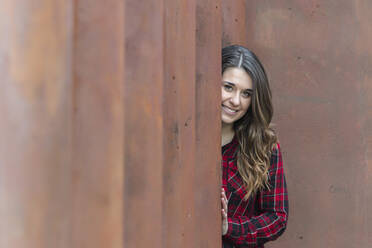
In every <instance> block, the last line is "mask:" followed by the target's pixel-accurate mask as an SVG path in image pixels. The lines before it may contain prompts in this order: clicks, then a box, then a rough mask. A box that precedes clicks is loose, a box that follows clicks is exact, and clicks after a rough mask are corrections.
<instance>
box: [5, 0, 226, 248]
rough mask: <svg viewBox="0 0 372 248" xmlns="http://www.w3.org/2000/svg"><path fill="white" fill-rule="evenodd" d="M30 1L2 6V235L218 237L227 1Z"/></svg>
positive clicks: (29, 242) (149, 241) (32, 243)
mask: <svg viewBox="0 0 372 248" xmlns="http://www.w3.org/2000/svg"><path fill="white" fill-rule="evenodd" d="M28 4H29V3H28V2H27V3H26V2H24V1H20V0H18V1H6V2H4V5H3V8H1V10H0V11H1V12H0V13H1V17H0V28H1V29H0V33H2V34H4V37H6V38H5V39H2V40H1V41H0V58H1V60H0V65H1V68H0V70H1V74H2V75H3V76H4V78H5V79H4V80H2V81H1V85H2V86H3V87H2V88H3V91H2V93H0V96H1V97H0V103H1V104H0V111H1V115H2V118H3V119H2V121H1V122H0V125H1V126H0V130H1V131H0V132H1V134H2V137H3V139H2V142H1V143H0V144H1V145H0V148H1V149H0V159H1V160H0V161H1V165H2V166H1V167H0V172H1V173H0V179H1V180H0V185H1V187H0V190H1V192H2V194H1V196H0V204H1V208H0V214H1V218H2V223H1V224H0V230H1V234H0V238H1V239H0V246H1V247H15V248H17V247H20V248H23V247H30V248H33V247H35V248H36V247H38V248H40V247H41V248H42V247H123V246H124V247H149V246H151V247H190V246H191V247H216V246H217V247H218V246H220V245H221V244H220V242H221V237H220V229H221V228H220V226H221V223H220V212H219V208H220V202H219V190H220V189H219V184H220V182H219V174H220V157H219V156H220V124H219V115H220V110H219V108H218V106H219V102H220V97H219V87H213V86H212V85H214V84H215V83H217V84H219V82H220V50H221V9H222V8H221V6H220V4H221V3H220V2H219V1H218V2H215V1H209V0H208V1H207V0H205V1H202V0H194V1H186V0H179V1H170V0H166V1H164V2H163V1H161V2H159V1H152V2H148V1H147V2H146V3H142V2H141V1H134V0H126V1H119V0H109V1H105V2H104V3H103V2H99V1H86V0H80V1H76V2H74V4H72V2H66V3H65V4H61V3H59V4H52V3H50V2H48V3H47V2H46V1H36V2H35V1H34V2H33V5H28ZM210 6H213V8H211V7H210ZM12 18H14V19H12ZM10 20H12V21H10ZM164 21H166V22H164ZM39 27H43V28H42V29H40V28H39ZM6 34H9V36H7V35H6ZM124 60H125V65H124ZM216 106H217V108H216ZM3 165H5V166H3ZM159 229H160V230H159Z"/></svg>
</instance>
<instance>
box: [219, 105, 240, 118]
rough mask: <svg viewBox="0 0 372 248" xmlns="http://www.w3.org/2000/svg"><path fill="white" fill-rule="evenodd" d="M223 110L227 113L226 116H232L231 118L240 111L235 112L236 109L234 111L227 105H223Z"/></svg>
mask: <svg viewBox="0 0 372 248" xmlns="http://www.w3.org/2000/svg"><path fill="white" fill-rule="evenodd" d="M222 109H223V111H225V113H226V114H228V115H231V116H234V115H236V114H237V113H238V111H239V110H235V109H232V108H229V107H227V106H225V105H223V104H222Z"/></svg>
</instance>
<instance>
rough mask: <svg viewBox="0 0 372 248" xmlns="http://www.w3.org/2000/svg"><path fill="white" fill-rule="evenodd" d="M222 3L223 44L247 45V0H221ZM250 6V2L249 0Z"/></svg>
mask: <svg viewBox="0 0 372 248" xmlns="http://www.w3.org/2000/svg"><path fill="white" fill-rule="evenodd" d="M221 5H222V46H223V47H224V46H227V45H231V44H239V45H246V39H247V27H246V10H245V9H246V8H245V6H246V1H245V0H234V1H221ZM247 5H248V6H250V3H249V1H248V3H247Z"/></svg>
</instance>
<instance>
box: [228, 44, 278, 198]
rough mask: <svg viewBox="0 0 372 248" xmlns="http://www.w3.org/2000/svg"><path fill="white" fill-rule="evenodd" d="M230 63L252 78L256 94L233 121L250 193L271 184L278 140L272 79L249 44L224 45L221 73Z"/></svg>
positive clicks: (245, 181)
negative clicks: (273, 121)
mask: <svg viewBox="0 0 372 248" xmlns="http://www.w3.org/2000/svg"><path fill="white" fill-rule="evenodd" d="M229 67H239V68H243V69H244V70H245V71H246V72H247V73H248V75H249V76H250V77H251V79H252V83H253V94H252V100H251V105H250V107H249V108H248V110H247V113H246V114H245V115H244V116H243V117H242V118H240V119H239V120H237V121H236V122H234V131H235V135H236V137H237V140H238V142H239V147H238V154H237V164H238V170H239V173H240V175H241V177H242V178H243V181H244V186H245V188H246V191H247V194H246V195H245V200H247V199H248V198H249V197H250V196H251V195H254V194H255V193H256V192H257V191H259V190H261V189H264V188H268V187H269V185H268V171H269V167H270V157H271V153H272V150H273V148H274V147H275V145H276V143H277V137H276V135H275V133H274V130H273V129H272V128H271V127H270V122H271V118H272V116H273V106H272V102H271V90H270V87H269V81H268V78H267V75H266V72H265V69H264V68H263V66H262V64H261V62H260V61H259V59H258V58H257V56H256V55H255V54H254V53H253V52H251V51H250V50H248V49H247V48H245V47H243V46H239V45H232V46H228V47H225V48H223V49H222V73H223V72H224V71H225V70H226V68H229Z"/></svg>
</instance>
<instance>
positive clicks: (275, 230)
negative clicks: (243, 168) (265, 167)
mask: <svg viewBox="0 0 372 248" xmlns="http://www.w3.org/2000/svg"><path fill="white" fill-rule="evenodd" d="M238 145H239V144H238V141H237V139H236V136H235V137H234V138H233V140H232V141H231V142H230V143H229V144H226V145H224V146H223V147H222V187H223V188H224V189H225V192H226V197H227V199H228V224H229V228H228V231H227V234H226V235H224V236H223V237H222V239H223V240H222V244H223V247H224V248H228V247H256V248H259V247H264V245H263V244H264V243H266V242H267V241H270V240H275V239H276V238H278V237H279V236H280V235H281V234H282V233H283V232H284V230H285V228H286V224H287V218H288V194H287V186H286V181H285V177H284V172H283V162H282V155H281V152H280V145H279V144H278V145H277V147H276V148H275V149H274V150H273V152H272V155H271V162H270V163H271V166H270V169H269V184H270V190H267V189H265V190H262V191H259V192H258V193H257V194H256V195H254V196H251V197H250V198H249V199H248V200H247V201H245V200H244V199H243V198H244V196H245V194H246V190H245V189H244V186H243V180H242V178H241V176H240V175H239V172H238V168H237V162H236V154H237V148H238Z"/></svg>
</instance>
